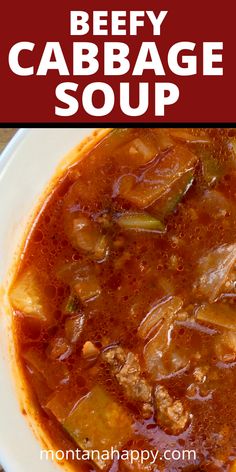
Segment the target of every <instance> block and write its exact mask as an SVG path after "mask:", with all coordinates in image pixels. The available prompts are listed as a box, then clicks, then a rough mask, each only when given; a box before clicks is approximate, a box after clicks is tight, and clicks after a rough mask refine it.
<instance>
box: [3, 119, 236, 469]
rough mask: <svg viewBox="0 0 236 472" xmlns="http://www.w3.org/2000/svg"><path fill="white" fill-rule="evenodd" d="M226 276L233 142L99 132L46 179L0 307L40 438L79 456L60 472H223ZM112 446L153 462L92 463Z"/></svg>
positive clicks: (233, 415) (235, 191)
mask: <svg viewBox="0 0 236 472" xmlns="http://www.w3.org/2000/svg"><path fill="white" fill-rule="evenodd" d="M235 263H236V132H235V130H234V129H177V128H176V129H153V128H152V129H141V128H133V129H132V128H131V129H115V130H113V131H112V132H110V133H109V134H108V135H107V137H105V138H104V139H103V140H102V141H101V142H100V143H99V144H98V145H96V146H95V147H94V148H93V149H92V150H91V151H90V152H89V154H88V155H87V156H85V158H84V159H83V160H82V161H81V162H78V163H75V164H74V165H73V166H71V167H70V168H68V170H67V171H66V172H65V174H64V175H63V176H62V177H61V178H60V180H59V181H58V182H57V184H56V185H55V188H54V189H53V191H52V192H51V195H50V198H49V199H48V201H47V203H46V204H45V206H44V208H43V210H42V211H41V212H40V215H39V217H38V218H37V221H35V225H34V228H33V231H32V232H31V234H30V237H29V239H28V240H27V245H26V250H25V252H24V255H23V257H22V260H21V263H20V267H19V271H18V274H17V277H16V280H15V281H14V284H13V286H12V288H11V291H10V299H11V304H12V307H13V309H14V314H15V316H14V328H15V333H16V341H15V342H16V344H17V349H18V351H19V353H20V363H21V366H22V367H23V370H24V374H25V377H26V381H27V385H28V388H29V390H30V391H32V392H33V395H34V398H35V402H36V405H37V415H38V418H39V421H40V424H41V427H42V428H43V430H44V431H45V432H46V433H47V434H48V435H49V436H50V437H51V438H52V440H53V442H54V444H56V446H57V447H58V449H61V450H64V451H66V450H69V449H74V450H76V449H77V448H78V449H79V450H84V451H85V450H86V451H87V450H88V451H89V454H90V460H88V461H84V460H83V461H80V460H73V461H72V462H73V466H74V468H75V470H78V471H79V470H86V471H88V470H90V471H95V470H105V471H112V472H117V471H121V472H126V471H128V472H129V471H136V472H137V471H146V470H147V471H169V472H172V471H173V472H175V471H176V472H180V471H186V472H191V471H199V472H200V471H202V472H203V471H205V472H208V471H209V472H213V471H214V472H215V471H233V470H234V469H233V467H234V465H233V464H234V461H235V460H236V433H235V430H236V409H235V404H236V306H235V300H236V285H235V282H236V271H235ZM112 447H114V448H115V449H118V450H119V451H120V452H121V451H124V450H129V451H131V450H136V449H137V450H138V451H141V450H146V449H147V450H149V451H150V450H154V451H156V450H159V457H158V458H157V459H156V461H155V463H151V460H149V461H145V463H143V464H142V463H141V462H140V460H137V461H134V463H133V464H131V461H130V460H129V459H126V460H118V458H115V459H114V461H112V460H105V459H104V460H103V459H101V458H98V459H97V458H95V460H93V458H92V456H91V451H92V450H94V449H96V450H98V451H99V452H100V453H102V451H103V450H110V449H111V448H112ZM165 451H170V452H169V453H168V454H167V455H166V457H165V456H164V454H165ZM173 451H179V454H177V453H175V454H173ZM186 451H194V452H195V454H193V452H192V453H190V456H188V454H187V453H186ZM171 453H172V456H174V457H172V456H171ZM176 457H178V460H176ZM81 468H82V469H81Z"/></svg>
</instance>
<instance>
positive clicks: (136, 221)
mask: <svg viewBox="0 0 236 472" xmlns="http://www.w3.org/2000/svg"><path fill="white" fill-rule="evenodd" d="M116 222H117V223H118V225H119V226H120V227H121V228H123V229H127V230H136V231H158V232H159V231H160V232H163V231H165V226H164V224H163V223H162V222H161V221H160V220H158V219H157V218H155V217H154V216H151V215H149V214H148V213H125V214H123V215H121V216H119V217H118V218H117V219H116Z"/></svg>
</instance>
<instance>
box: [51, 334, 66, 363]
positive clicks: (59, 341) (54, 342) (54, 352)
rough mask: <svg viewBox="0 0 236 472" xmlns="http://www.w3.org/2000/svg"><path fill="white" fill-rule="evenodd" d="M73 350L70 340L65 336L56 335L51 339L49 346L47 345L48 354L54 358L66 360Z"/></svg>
mask: <svg viewBox="0 0 236 472" xmlns="http://www.w3.org/2000/svg"><path fill="white" fill-rule="evenodd" d="M71 352H72V348H71V346H70V344H69V343H68V341H67V340H66V339H65V338H63V337H57V336H56V337H55V338H52V339H51V341H50V344H49V346H48V347H47V355H48V357H49V358H50V359H53V360H56V359H58V360H60V361H62V360H64V359H67V358H68V357H69V356H70V354H71Z"/></svg>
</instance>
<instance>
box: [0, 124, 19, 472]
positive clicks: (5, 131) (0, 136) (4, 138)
mask: <svg viewBox="0 0 236 472" xmlns="http://www.w3.org/2000/svg"><path fill="white" fill-rule="evenodd" d="M17 129H18V128H0V153H1V152H2V150H3V149H4V147H5V146H6V144H7V143H8V142H9V141H10V139H11V138H12V136H14V134H15V133H16V131H17ZM0 470H1V469H0Z"/></svg>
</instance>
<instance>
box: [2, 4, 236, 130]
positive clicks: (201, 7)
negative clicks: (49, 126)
mask: <svg viewBox="0 0 236 472" xmlns="http://www.w3.org/2000/svg"><path fill="white" fill-rule="evenodd" d="M111 5H112V4H111V2H108V1H105V0H104V1H100V2H94V1H93V2H92V1H87V2H83V3H81V2H78V1H75V0H71V1H68V0H60V1H54V0H51V1H48V0H47V1H46V0H41V1H40V2H36V3H35V2H32V1H31V0H22V1H21V2H14V3H12V2H4V4H3V6H2V9H1V20H0V21H1V27H0V35H1V43H0V44H1V48H0V81H1V89H0V93H1V107H0V121H1V122H2V123H3V122H8V123H13V122H18V123H24V122H32V123H40V122H44V123H47V122H49V123H50V122H57V123H65V124H66V123H85V122H86V123H100V122H103V123H104V122H106V123H109V122H117V123H118V122H141V123H143V122H144V123H147V122H158V123H160V122H177V123H180V122H192V123H194V122H204V123H207V122H221V123H226V122H227V123H229V122H235V121H236V119H235V114H236V112H235V109H236V94H235V70H236V69H235V64H234V41H235V40H234V31H235V14H234V13H235V2H233V1H232V0H229V1H228V2H215V1H213V0H208V1H207V0H198V1H193V2H190V1H189V0H180V1H176V0H173V1H164V0H162V1H159V2H156V1H155V2H154V1H151V0H147V1H145V2H142V3H141V2H139V4H138V6H137V2H127V1H123V0H121V1H120V2H118V3H115V4H114V7H113V8H114V10H113V12H112V11H111ZM95 9H96V10H95ZM81 11H82V12H84V13H81ZM71 12H74V13H71Z"/></svg>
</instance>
